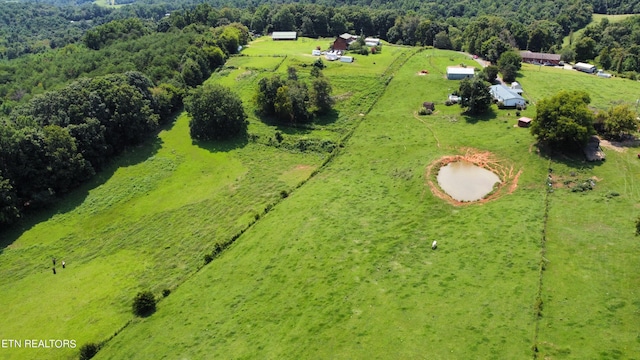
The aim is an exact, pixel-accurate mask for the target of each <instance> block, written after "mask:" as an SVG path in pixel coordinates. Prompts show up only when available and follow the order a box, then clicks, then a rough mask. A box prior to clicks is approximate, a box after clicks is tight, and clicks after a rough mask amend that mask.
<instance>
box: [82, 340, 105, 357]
mask: <svg viewBox="0 0 640 360" xmlns="http://www.w3.org/2000/svg"><path fill="white" fill-rule="evenodd" d="M98 350H100V345H98V344H96V343H86V344H84V345H82V346H81V347H80V357H79V358H80V360H89V359H92V358H93V357H94V356H96V354H97V353H98Z"/></svg>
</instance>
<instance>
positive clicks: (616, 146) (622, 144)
mask: <svg viewBox="0 0 640 360" xmlns="http://www.w3.org/2000/svg"><path fill="white" fill-rule="evenodd" d="M600 146H602V147H603V148H607V149H611V150H613V151H617V152H625V151H627V148H630V147H638V146H640V140H638V139H633V140H625V141H609V140H605V139H600Z"/></svg>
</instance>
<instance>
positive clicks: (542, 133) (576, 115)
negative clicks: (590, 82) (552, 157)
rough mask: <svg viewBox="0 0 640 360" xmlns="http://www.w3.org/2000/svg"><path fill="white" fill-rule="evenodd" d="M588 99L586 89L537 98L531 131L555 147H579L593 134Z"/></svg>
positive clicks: (591, 114) (541, 141) (542, 140)
mask: <svg viewBox="0 0 640 360" xmlns="http://www.w3.org/2000/svg"><path fill="white" fill-rule="evenodd" d="M590 102H591V99H590V97H589V94H587V93H586V92H584V91H566V90H563V91H560V92H559V93H557V94H556V95H554V96H552V97H550V98H545V99H542V100H540V101H539V102H538V104H537V113H536V117H535V119H534V121H533V123H532V125H531V133H532V134H533V136H535V137H536V138H537V139H538V141H539V142H540V143H544V144H548V145H549V146H551V147H554V148H565V149H570V148H574V149H576V148H581V147H582V146H584V145H585V144H586V143H587V141H588V140H589V137H590V136H591V135H593V134H594V133H595V130H594V128H593V119H594V115H593V112H591V110H589V108H588V106H587V105H588V104H589V103H590Z"/></svg>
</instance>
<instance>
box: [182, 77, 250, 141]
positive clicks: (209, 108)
mask: <svg viewBox="0 0 640 360" xmlns="http://www.w3.org/2000/svg"><path fill="white" fill-rule="evenodd" d="M185 109H186V110H187V112H189V114H190V115H191V121H190V122H189V129H190V133H191V137H192V138H193V139H197V140H211V139H228V138H231V137H235V136H238V135H241V134H244V133H246V131H247V114H246V113H245V111H244V108H243V106H242V100H240V97H239V96H238V95H236V94H235V93H233V92H231V90H230V89H228V88H226V87H224V86H221V85H217V84H213V85H210V84H205V85H201V86H198V87H197V88H195V89H193V90H191V92H190V93H189V96H187V97H186V99H185Z"/></svg>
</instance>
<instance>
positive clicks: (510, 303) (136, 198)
mask: <svg viewBox="0 0 640 360" xmlns="http://www.w3.org/2000/svg"><path fill="white" fill-rule="evenodd" d="M317 42H318V41H317V40H311V39H300V40H298V41H297V42H273V41H270V39H268V38H261V39H259V40H258V41H255V42H253V43H251V44H250V46H249V47H248V48H247V49H246V50H244V52H243V54H245V55H246V56H240V57H237V58H233V59H231V60H230V61H229V62H228V63H227V64H226V67H225V69H223V70H222V71H221V72H219V73H217V74H214V75H213V76H212V78H211V79H210V81H216V82H220V83H223V84H225V85H227V86H230V87H232V88H233V90H234V91H237V92H238V93H239V94H241V96H242V98H243V100H244V101H245V105H246V106H247V110H248V113H249V115H250V127H249V131H250V133H251V136H250V139H248V140H239V141H235V142H228V143H222V144H220V143H207V144H194V143H192V142H191V140H190V139H189V136H188V115H186V114H182V115H180V116H179V117H178V118H177V119H176V121H175V123H173V124H171V125H170V126H167V127H166V128H165V129H163V130H162V131H161V132H160V133H159V134H158V137H157V138H156V139H154V140H152V141H150V142H149V143H148V144H146V145H145V146H143V147H140V148H138V149H134V150H132V151H130V152H129V153H127V154H125V155H124V156H122V157H121V158H120V159H119V160H118V161H117V162H116V163H114V164H113V165H112V167H111V168H109V169H107V170H106V171H105V172H103V173H101V174H99V175H98V176H97V177H96V179H95V180H94V181H93V182H92V183H90V184H87V185H86V186H84V187H83V188H81V189H79V190H78V191H76V192H74V193H73V194H72V195H71V196H70V197H69V198H67V199H66V200H65V201H64V202H62V203H61V204H60V205H59V206H57V207H56V208H55V209H53V210H52V211H51V212H49V213H44V214H42V215H40V217H38V218H35V219H33V220H31V222H29V223H26V224H24V226H23V227H22V228H20V229H15V230H13V231H12V232H5V233H3V238H5V237H6V238H7V240H6V241H4V242H3V244H6V245H7V246H6V247H5V248H4V250H3V252H2V253H1V254H0V257H1V258H2V261H0V291H1V292H2V293H3V297H2V298H0V309H2V310H0V317H2V318H3V320H4V321H3V326H2V327H1V328H0V338H2V339H23V338H36V339H38V338H43V339H49V338H52V339H56V338H61V339H64V338H70V339H76V340H77V342H78V345H79V346H80V345H82V344H84V343H86V342H89V341H92V342H101V341H105V340H107V339H110V340H109V341H108V342H106V344H105V346H104V348H103V349H102V350H101V351H100V352H99V353H98V355H97V356H96V359H125V358H149V359H155V358H193V359H199V358H290V359H300V358H334V359H354V358H380V359H386V358H431V359H451V358H458V359H463V358H464V359H466V358H504V359H520V358H532V357H535V356H538V357H539V358H545V357H549V358H553V359H565V358H566V359H574V358H575V359H584V358H631V357H633V356H635V354H637V353H640V342H638V333H639V332H640V326H638V324H640V315H639V313H640V302H638V293H637V291H638V290H637V289H638V288H640V286H639V285H640V275H639V273H638V270H637V269H638V268H639V266H640V260H639V258H638V256H637V254H638V251H639V250H640V245H639V243H638V241H637V237H635V236H634V235H633V231H634V226H633V225H634V224H633V221H634V219H635V218H636V217H637V216H638V215H639V213H640V207H638V205H637V204H638V203H640V187H639V181H640V175H639V174H640V161H638V160H637V159H635V153H636V152H638V151H639V149H638V148H626V149H622V150H624V151H621V152H618V151H613V150H607V149H605V151H606V153H607V161H606V162H604V163H602V164H591V163H586V162H584V161H582V160H580V159H572V158H569V157H563V156H560V157H554V158H549V157H547V156H545V155H543V154H539V153H538V152H537V148H536V147H535V146H534V139H533V138H532V137H531V135H530V134H529V131H528V130H527V129H521V128H517V127H514V125H515V124H516V121H517V116H516V115H515V112H514V111H513V110H498V109H497V108H495V107H493V109H492V111H491V112H490V113H489V114H486V115H484V116H483V117H481V118H476V117H469V116H466V115H464V114H461V111H460V107H458V106H451V107H446V106H444V105H443V103H444V100H445V99H446V96H447V94H449V93H451V92H452V91H453V90H455V89H456V88H457V86H458V82H455V81H448V80H446V79H445V78H444V72H445V69H446V66H448V65H457V64H460V63H465V64H467V65H470V66H478V65H477V64H476V63H475V62H474V61H473V60H471V59H469V58H468V57H467V56H465V55H462V54H459V53H455V52H447V51H438V50H432V49H427V50H424V51H419V49H415V48H406V47H395V46H389V45H385V46H384V47H383V52H382V53H381V54H378V55H373V56H372V55H370V56H368V57H363V56H360V57H357V59H356V62H355V63H353V64H344V63H329V64H327V65H328V67H327V69H325V70H324V71H323V72H324V74H325V76H327V77H328V78H329V79H330V81H331V82H332V84H333V88H334V91H333V94H334V96H336V98H337V99H338V102H337V104H336V111H335V112H334V113H333V114H332V115H330V116H328V117H326V118H323V119H319V121H317V122H316V123H315V124H313V125H312V126H308V127H303V128H290V127H286V126H281V125H278V124H272V123H269V122H263V121H261V120H260V119H259V118H258V117H257V115H256V114H255V113H254V112H253V110H254V109H255V106H254V105H253V104H252V103H251V98H252V96H253V90H252V89H253V88H254V87H255V85H256V84H257V81H259V79H260V78H262V77H264V76H269V75H270V74H271V73H272V72H273V71H277V72H280V73H282V74H285V73H286V69H287V66H296V68H297V69H298V72H299V74H300V76H301V77H304V76H307V75H306V72H307V71H308V67H305V66H303V64H310V63H311V62H312V61H313V60H315V59H314V58H313V57H311V56H307V55H306V54H310V52H311V49H313V48H314V47H315V44H316V43H317ZM323 47H324V46H323ZM275 55H282V56H279V57H277V56H275ZM279 61H280V62H279ZM374 62H375V64H374ZM353 65H355V66H353ZM421 70H427V71H428V72H429V73H428V74H427V75H418V73H419V72H420V71H421ZM547 70H551V69H547V68H542V69H539V68H537V67H531V68H529V67H528V66H527V65H525V66H523V70H522V71H521V75H520V78H519V79H518V81H520V82H521V83H522V84H523V88H524V89H525V97H527V98H528V99H530V100H531V101H532V105H531V106H529V108H528V109H526V110H525V111H524V112H523V114H522V115H524V116H529V117H534V116H535V105H534V104H535V101H537V100H539V98H540V97H544V94H549V95H551V94H553V93H554V92H555V91H556V90H557V89H555V90H554V89H553V87H552V86H551V85H549V84H548V83H549V82H550V81H556V82H557V84H559V85H558V86H560V87H561V88H565V87H563V86H564V85H567V84H573V83H575V82H576V81H578V80H576V79H578V77H577V76H576V75H574V73H573V72H569V71H559V72H558V73H551V75H543V74H546V73H547ZM577 75H580V76H582V77H583V78H580V81H584V83H583V84H582V85H581V86H582V88H584V89H597V88H598V86H599V84H600V83H601V82H602V81H610V80H615V81H616V82H608V83H607V84H615V89H612V92H602V95H599V96H602V97H601V98H599V97H596V96H595V95H594V94H593V93H591V90H589V92H590V93H591V95H592V99H593V103H594V106H596V107H604V108H606V107H607V106H608V104H610V103H613V102H615V101H618V98H619V97H622V96H626V91H627V90H619V88H627V87H630V89H633V86H635V85H634V84H635V83H632V82H630V81H625V80H620V79H600V78H597V77H595V76H590V75H586V74H577ZM543 76H549V77H548V78H547V77H543ZM551 78H553V79H554V80H549V79H551ZM583 79H584V80H583ZM618 84H619V86H618ZM561 85H562V86H561ZM629 91H632V90H629ZM607 94H615V96H611V97H609V96H608V95H607ZM424 101H434V102H436V112H435V113H434V114H433V115H430V116H417V115H416V114H415V113H416V112H417V110H418V108H419V107H420V105H421V104H422V102H424ZM277 131H280V132H282V133H283V134H284V137H285V141H286V142H289V143H291V144H298V143H300V142H301V141H306V142H311V141H316V142H319V143H320V142H322V141H328V142H331V143H333V144H335V147H333V148H331V149H332V151H333V152H330V151H327V149H322V148H321V147H320V148H318V149H316V150H312V151H309V150H307V151H300V150H295V148H287V147H283V146H277V145H275V144H274V143H273V142H272V141H271V140H270V139H271V138H272V137H273V136H274V134H275V133H276V132H277ZM474 149H475V150H476V151H488V152H490V153H491V154H492V155H493V156H494V157H495V159H496V160H497V161H499V162H500V163H501V164H503V165H504V166H505V167H507V168H511V169H513V170H514V171H515V172H520V171H521V173H520V176H519V178H518V183H517V188H516V189H515V190H514V191H513V193H511V194H503V195H502V196H500V197H498V198H496V199H494V200H492V201H489V202H487V203H484V204H481V205H479V204H468V205H464V206H454V205H451V204H449V203H447V202H445V201H443V200H441V199H439V198H437V197H435V196H433V195H432V193H431V191H430V190H429V188H428V186H427V180H428V179H427V178H426V177H425V174H426V169H427V166H429V164H431V163H432V162H433V161H435V160H437V159H439V158H441V157H443V156H447V155H455V154H463V153H465V152H468V151H474ZM549 168H552V169H553V171H552V176H553V177H554V188H553V190H554V191H553V192H549V189H548V186H547V184H546V179H547V176H548V174H549ZM589 178H595V179H596V186H595V187H594V189H593V190H591V191H588V192H571V191H570V187H571V186H572V185H574V184H576V183H579V182H580V181H584V180H585V179H589ZM282 191H286V192H287V193H288V196H287V197H286V198H283V197H282ZM240 232H242V235H241V236H240V237H239V238H238V239H237V240H236V241H235V242H234V243H233V245H231V246H230V247H229V248H227V249H226V250H225V251H224V252H223V253H222V254H221V255H220V256H219V257H218V258H216V259H214V260H213V261H212V262H211V263H210V264H208V265H206V266H203V260H202V257H203V255H204V253H206V252H208V251H210V250H211V249H212V248H213V245H214V244H215V243H216V242H223V241H225V240H227V239H229V238H231V237H232V236H234V235H236V234H238V233H240ZM433 240H437V241H438V245H439V246H438V249H437V250H435V251H434V250H431V242H432V241H433ZM52 256H56V257H57V258H58V259H59V260H62V259H64V260H66V261H67V264H68V266H67V269H64V270H60V271H59V272H58V274H57V275H55V276H54V275H52V274H51V270H50V267H51V265H50V264H51V257H52ZM144 289H151V290H152V291H153V292H154V293H156V294H158V296H160V293H161V292H162V290H163V289H170V290H171V294H170V295H169V296H167V297H166V298H163V299H162V300H161V301H160V302H159V304H158V311H157V312H156V313H155V314H153V315H152V316H150V317H148V318H144V319H135V318H133V316H132V315H131V313H130V302H131V299H132V298H133V296H134V295H135V293H136V292H137V291H139V290H144ZM114 333H117V334H116V335H115V336H113V335H114ZM536 349H537V352H536V351H535V350H536ZM75 353H77V349H75V350H74V349H61V350H57V349H39V350H34V349H5V348H2V349H0V357H3V358H10V359H22V358H25V357H31V358H34V357H37V358H43V359H46V358H50V359H65V358H71V357H73V356H74V354H75Z"/></svg>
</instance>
